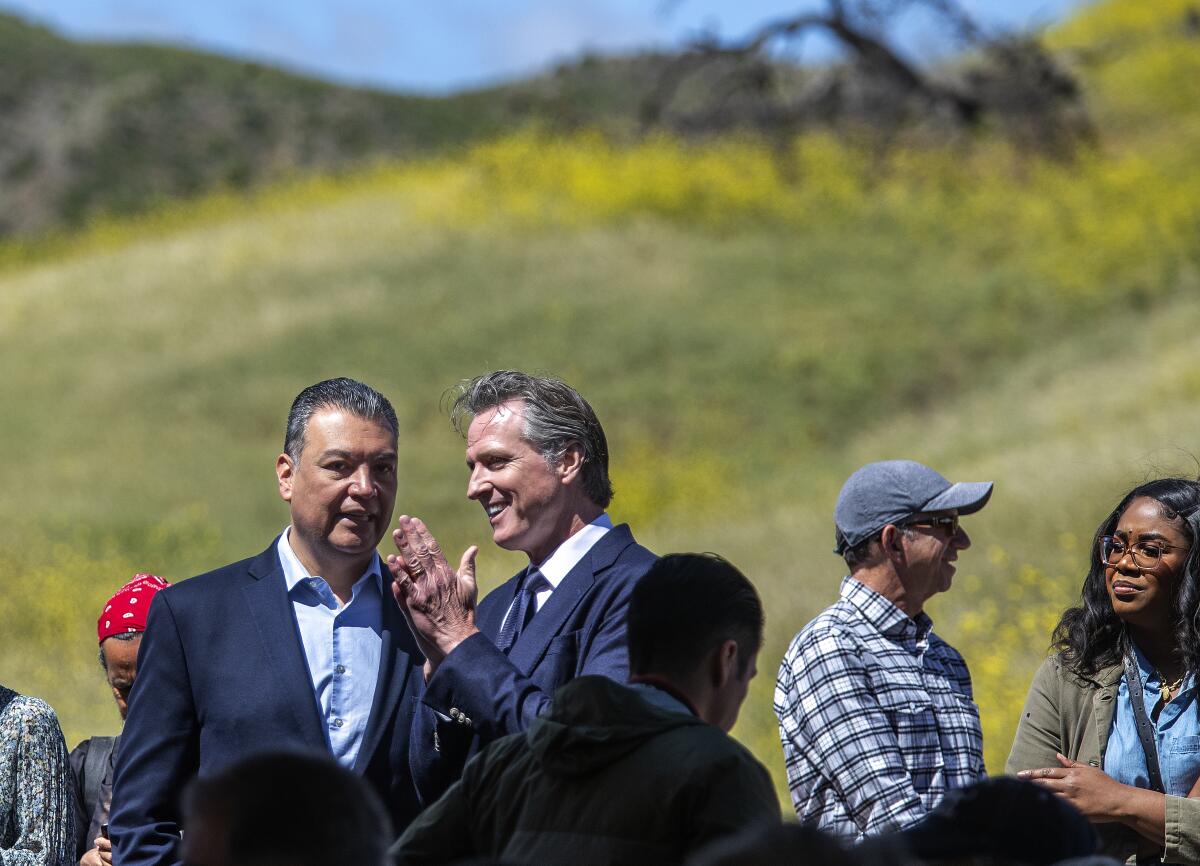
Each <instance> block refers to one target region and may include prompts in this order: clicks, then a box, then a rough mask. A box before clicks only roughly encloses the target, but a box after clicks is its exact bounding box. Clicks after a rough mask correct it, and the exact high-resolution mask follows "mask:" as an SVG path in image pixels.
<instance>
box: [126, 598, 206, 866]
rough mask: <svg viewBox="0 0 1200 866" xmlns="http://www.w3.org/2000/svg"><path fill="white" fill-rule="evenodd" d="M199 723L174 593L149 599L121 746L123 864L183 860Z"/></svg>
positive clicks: (148, 865) (145, 865) (141, 865)
mask: <svg viewBox="0 0 1200 866" xmlns="http://www.w3.org/2000/svg"><path fill="white" fill-rule="evenodd" d="M199 736H200V725H199V721H198V719H197V717H196V708H195V705H194V703H193V701H192V687H191V681H190V678H189V674H188V666H187V658H186V655H185V653H184V650H183V645H182V642H181V641H180V637H179V630H178V626H177V625H176V621H175V612H174V610H173V609H172V608H171V605H170V598H169V596H168V595H167V594H166V593H160V594H159V595H158V596H157V597H156V598H155V599H154V602H153V603H152V604H151V606H150V615H149V617H148V619H147V622H146V632H145V635H144V636H143V637H142V645H141V648H140V649H139V650H138V676H137V680H136V681H135V682H134V686H133V690H132V693H131V695H130V704H129V716H128V718H127V719H126V721H125V729H124V732H123V734H122V737H121V748H120V749H119V750H118V752H117V765H116V770H115V777H114V780H113V802H112V813H111V816H110V818H109V834H110V836H111V837H112V840H113V854H114V858H113V859H114V861H115V862H117V863H120V864H121V866H151V864H154V866H160V864H174V863H178V862H179V861H180V851H179V846H180V836H179V831H180V824H181V817H180V811H179V802H178V800H179V795H180V794H181V792H182V791H183V788H184V786H185V785H186V784H187V783H188V781H189V780H190V779H191V777H192V776H193V775H194V774H195V773H196V770H197V767H198V766H199Z"/></svg>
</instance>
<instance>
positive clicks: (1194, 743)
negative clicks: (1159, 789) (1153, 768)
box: [1159, 736, 1200, 797]
mask: <svg viewBox="0 0 1200 866" xmlns="http://www.w3.org/2000/svg"><path fill="white" fill-rule="evenodd" d="M1159 753H1160V754H1159V765H1160V769H1161V770H1162V773H1163V777H1164V778H1163V784H1164V786H1165V787H1166V789H1167V793H1168V794H1174V795H1175V796H1177V797H1186V796H1187V795H1188V792H1189V791H1191V789H1192V785H1194V784H1195V783H1196V779H1198V778H1200V736H1167V737H1165V738H1164V739H1163V741H1162V747H1161V749H1160V750H1159Z"/></svg>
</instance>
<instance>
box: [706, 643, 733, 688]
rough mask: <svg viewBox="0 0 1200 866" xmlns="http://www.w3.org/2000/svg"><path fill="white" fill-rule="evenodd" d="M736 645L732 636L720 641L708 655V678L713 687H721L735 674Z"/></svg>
mask: <svg viewBox="0 0 1200 866" xmlns="http://www.w3.org/2000/svg"><path fill="white" fill-rule="evenodd" d="M737 665H738V645H737V641H735V640H734V639H733V638H730V639H728V640H724V641H721V643H720V644H718V645H717V646H716V647H714V648H713V651H712V653H711V654H710V655H709V678H710V679H711V681H712V686H713V688H714V689H721V688H724V687H725V684H726V683H727V682H729V681H730V680H731V679H733V678H734V677H735V676H737Z"/></svg>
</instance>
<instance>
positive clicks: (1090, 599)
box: [1053, 478, 1200, 678]
mask: <svg viewBox="0 0 1200 866" xmlns="http://www.w3.org/2000/svg"><path fill="white" fill-rule="evenodd" d="M1141 497H1149V498H1150V499H1153V500H1155V501H1157V502H1158V503H1159V504H1160V505H1161V506H1162V507H1163V514H1164V515H1165V516H1166V517H1167V519H1168V520H1175V521H1178V522H1179V524H1180V528H1181V529H1182V530H1183V532H1184V534H1185V535H1186V536H1187V537H1188V541H1189V542H1191V549H1190V550H1189V551H1188V555H1187V560H1186V561H1185V562H1184V565H1183V568H1182V569H1181V570H1180V578H1179V580H1178V581H1177V582H1176V584H1175V597H1174V598H1173V599H1172V600H1171V612H1172V615H1173V617H1174V621H1173V622H1172V624H1171V628H1172V630H1173V631H1174V633H1175V645H1176V647H1178V648H1179V656H1180V659H1181V660H1182V661H1183V663H1184V667H1185V669H1186V670H1187V671H1189V672H1191V671H1200V544H1197V543H1196V540H1197V539H1198V538H1200V481H1195V480H1192V479H1188V478H1157V479H1155V480H1153V481H1147V482H1145V483H1144V484H1139V485H1138V486H1137V487H1135V488H1133V489H1132V490H1130V491H1129V492H1128V493H1126V494H1125V496H1124V498H1122V499H1121V501H1120V502H1119V503H1117V507H1116V508H1114V509H1113V510H1112V513H1111V514H1109V515H1108V517H1106V518H1105V519H1104V522H1103V523H1101V524H1100V528H1099V529H1097V530H1096V537H1095V539H1094V540H1093V542H1092V556H1091V567H1090V568H1089V569H1088V573H1087V577H1085V578H1084V580H1083V592H1082V597H1081V598H1080V602H1081V603H1080V605H1079V607H1072V608H1068V609H1067V610H1066V611H1064V612H1063V615H1062V619H1060V620H1059V622H1058V626H1057V627H1056V628H1055V629H1054V642H1053V646H1054V648H1055V649H1056V650H1058V651H1059V652H1060V653H1062V659H1063V663H1064V664H1065V665H1066V667H1067V668H1068V669H1069V670H1071V671H1072V672H1073V673H1075V674H1076V675H1077V676H1081V677H1085V678H1090V677H1092V676H1094V675H1095V674H1096V672H1097V671H1099V670H1100V669H1101V668H1105V667H1108V666H1110V665H1114V664H1118V663H1119V662H1120V661H1121V653H1122V652H1123V651H1124V641H1125V626H1124V623H1122V622H1121V619H1120V618H1119V617H1118V616H1117V614H1116V612H1115V611H1113V607H1112V601H1111V599H1110V598H1109V595H1108V586H1107V581H1106V580H1105V575H1104V570H1105V564H1104V562H1103V561H1102V560H1101V558H1100V538H1101V537H1102V536H1105V535H1112V534H1113V532H1114V531H1115V529H1116V527H1117V522H1118V521H1119V520H1120V519H1121V515H1122V514H1123V513H1124V512H1125V509H1126V508H1128V507H1129V503H1131V502H1132V501H1133V500H1135V499H1139V498H1141Z"/></svg>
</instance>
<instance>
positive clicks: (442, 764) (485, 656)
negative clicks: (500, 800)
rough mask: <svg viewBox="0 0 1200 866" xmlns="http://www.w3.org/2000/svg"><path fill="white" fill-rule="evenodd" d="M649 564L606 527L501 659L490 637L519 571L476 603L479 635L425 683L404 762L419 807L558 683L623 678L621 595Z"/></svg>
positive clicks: (624, 605)
mask: <svg viewBox="0 0 1200 866" xmlns="http://www.w3.org/2000/svg"><path fill="white" fill-rule="evenodd" d="M656 559H657V557H656V556H655V555H654V554H653V553H651V552H650V551H649V550H647V549H646V548H644V547H642V546H641V545H640V544H638V543H637V542H636V541H634V540H633V533H632V532H630V531H629V526H628V525H627V524H621V525H620V526H615V527H613V528H612V529H611V530H609V531H608V532H607V533H605V535H604V537H603V538H601V539H600V540H599V541H598V542H596V543H595V544H594V545H593V546H592V548H591V549H590V550H589V551H588V552H587V553H586V554H585V555H584V557H583V558H582V559H581V560H580V561H579V562H578V563H577V564H576V565H575V567H574V568H572V569H571V571H570V572H569V573H568V574H567V576H566V577H564V578H563V580H562V582H561V583H560V584H559V585H558V586H557V587H556V588H555V590H554V591H553V592H552V593H550V598H549V599H548V600H547V601H546V603H545V605H543V606H542V608H541V609H540V610H539V611H538V612H537V613H536V614H534V616H533V618H532V619H531V620H530V621H529V624H528V625H527V626H525V628H524V630H523V631H522V632H521V634H520V636H519V637H518V638H517V641H516V643H514V644H513V646H512V649H511V650H510V651H509V653H508V655H505V654H504V653H502V652H501V651H500V650H498V649H496V644H495V641H496V636H497V635H498V634H499V633H500V626H501V624H502V623H503V622H504V616H505V614H506V613H507V612H508V609H509V606H510V605H511V604H512V601H513V598H514V597H515V595H516V592H517V586H518V585H519V583H520V578H521V576H522V575H523V574H524V573H525V572H524V571H522V572H519V573H518V574H516V575H515V576H514V577H513V578H511V579H510V580H509V581H508V582H506V583H505V584H503V585H502V586H500V587H498V588H497V589H495V590H494V591H493V592H491V593H489V594H488V596H487V598H485V599H483V601H481V602H480V603H479V608H478V610H477V611H476V614H475V625H476V626H477V627H478V628H479V632H480V633H479V634H476V635H472V636H471V637H470V638H468V639H467V640H465V641H463V642H462V643H461V644H459V645H458V646H457V647H455V648H454V650H453V651H452V652H451V653H450V654H449V655H447V656H446V658H445V659H444V660H443V661H442V663H441V664H440V665H438V668H437V670H436V671H435V672H434V674H433V676H432V677H430V679H429V682H428V683H427V684H426V686H425V695H424V698H423V702H424V703H425V704H426V708H423V709H422V710H421V712H420V713H419V715H418V717H417V720H416V725H415V727H414V736H413V740H412V749H413V755H412V760H411V764H412V767H413V773H414V775H415V776H416V782H417V786H418V788H419V789H420V793H421V799H422V801H423V802H424V803H426V804H428V803H430V802H432V801H433V800H435V799H437V798H438V797H440V796H441V794H442V793H443V792H444V791H445V789H446V788H448V787H449V786H450V785H451V784H452V783H454V782H455V781H457V779H458V777H459V775H461V773H462V768H463V765H464V764H465V763H466V759H467V757H468V755H469V754H470V753H471V752H472V751H473V750H475V749H478V748H480V747H482V746H484V745H487V744H488V743H489V742H491V741H492V740H495V739H497V738H499V737H503V736H505V735H507V734H512V733H515V732H517V731H523V730H525V728H526V727H527V726H528V725H529V723H530V722H532V721H533V720H534V719H535V718H537V716H539V715H540V714H541V713H542V712H543V711H544V710H545V709H546V708H547V707H548V706H549V705H550V700H551V698H552V697H553V695H554V692H555V690H556V689H557V688H558V687H559V686H561V685H562V684H563V683H565V682H567V681H569V680H572V679H574V678H575V677H580V676H583V675H585V674H598V675H601V676H606V677H609V678H610V679H613V680H616V681H617V682H620V683H624V682H625V681H626V680H628V678H629V652H628V650H627V648H626V645H625V614H626V612H627V611H628V609H629V595H630V593H631V592H632V591H633V587H634V584H635V583H637V581H638V579H639V578H641V577H642V575H644V574H645V573H646V572H647V571H649V569H650V566H651V565H653V564H654V561H655V560H656ZM431 710H436V713H435V712H432V711H431ZM439 713H440V714H441V716H443V717H448V718H449V719H450V721H446V720H445V719H444V718H439V716H438V714H439ZM434 750H436V752H437V754H438V758H439V759H438V760H437V761H433V760H431V759H430V753H431V752H432V751H434Z"/></svg>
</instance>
